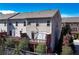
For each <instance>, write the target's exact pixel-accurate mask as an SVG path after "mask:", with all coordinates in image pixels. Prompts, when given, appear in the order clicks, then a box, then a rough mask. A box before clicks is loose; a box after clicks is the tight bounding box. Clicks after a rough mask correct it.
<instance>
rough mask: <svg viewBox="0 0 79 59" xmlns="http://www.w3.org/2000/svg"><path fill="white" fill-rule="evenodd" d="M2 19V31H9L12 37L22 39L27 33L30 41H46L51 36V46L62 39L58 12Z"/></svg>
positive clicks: (15, 15) (25, 14)
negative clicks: (22, 35)
mask: <svg viewBox="0 0 79 59" xmlns="http://www.w3.org/2000/svg"><path fill="white" fill-rule="evenodd" d="M0 17H1V18H0V22H1V23H0V24H1V26H0V30H1V31H7V34H8V35H10V36H13V37H16V36H18V37H20V36H21V33H26V34H27V36H28V37H29V38H30V39H40V40H46V38H47V37H48V36H47V35H50V38H49V37H48V38H47V39H49V40H50V39H51V41H50V44H51V45H50V46H52V45H53V44H54V40H56V41H57V40H58V39H59V37H60V32H61V16H60V13H59V11H58V10H47V11H39V12H27V13H16V14H9V15H3V16H0ZM51 42H52V43H51ZM55 43H56V42H55ZM52 48H53V47H52Z"/></svg>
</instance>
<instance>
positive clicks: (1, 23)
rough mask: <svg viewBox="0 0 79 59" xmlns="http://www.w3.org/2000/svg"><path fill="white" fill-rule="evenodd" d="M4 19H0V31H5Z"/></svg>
mask: <svg viewBox="0 0 79 59" xmlns="http://www.w3.org/2000/svg"><path fill="white" fill-rule="evenodd" d="M5 22H6V20H4V21H2V20H0V32H7V23H6V26H5V24H4V23H5Z"/></svg>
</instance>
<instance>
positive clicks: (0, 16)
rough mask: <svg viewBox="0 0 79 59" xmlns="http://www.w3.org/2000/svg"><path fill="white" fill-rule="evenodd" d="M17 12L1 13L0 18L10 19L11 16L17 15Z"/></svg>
mask: <svg viewBox="0 0 79 59" xmlns="http://www.w3.org/2000/svg"><path fill="white" fill-rule="evenodd" d="M15 14H16V13H13V14H0V20H3V19H4V20H6V19H8V18H9V17H11V16H13V15H15Z"/></svg>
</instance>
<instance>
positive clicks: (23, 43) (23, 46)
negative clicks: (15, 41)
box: [18, 39, 29, 50]
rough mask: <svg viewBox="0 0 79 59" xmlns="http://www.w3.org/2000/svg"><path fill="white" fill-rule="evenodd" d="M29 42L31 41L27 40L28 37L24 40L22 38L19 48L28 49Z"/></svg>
mask: <svg viewBox="0 0 79 59" xmlns="http://www.w3.org/2000/svg"><path fill="white" fill-rule="evenodd" d="M28 43H29V41H28V40H27V39H22V40H20V42H19V46H18V47H19V49H20V50H22V49H23V50H25V49H28Z"/></svg>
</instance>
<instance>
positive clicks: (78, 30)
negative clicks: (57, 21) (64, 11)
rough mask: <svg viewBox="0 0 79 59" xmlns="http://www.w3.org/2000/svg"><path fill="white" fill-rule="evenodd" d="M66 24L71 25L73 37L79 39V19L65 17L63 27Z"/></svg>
mask: <svg viewBox="0 0 79 59" xmlns="http://www.w3.org/2000/svg"><path fill="white" fill-rule="evenodd" d="M65 24H69V25H70V27H71V30H72V31H71V33H72V35H73V36H74V37H75V38H79V17H64V18H62V27H63V26H64V25H65Z"/></svg>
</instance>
